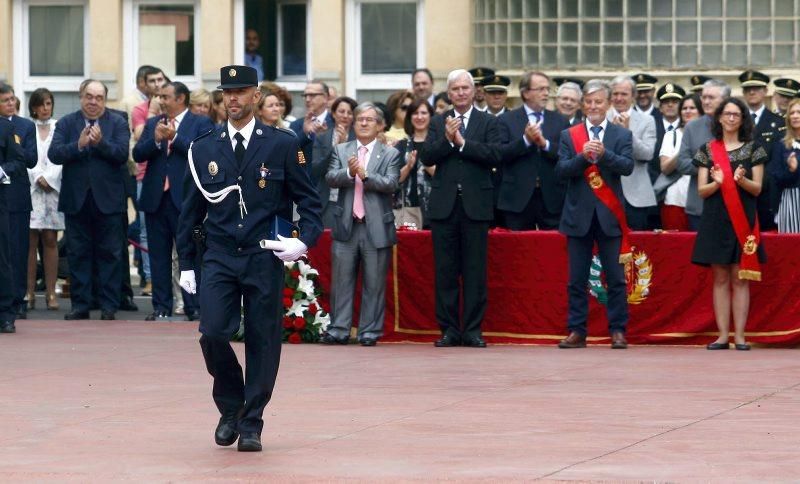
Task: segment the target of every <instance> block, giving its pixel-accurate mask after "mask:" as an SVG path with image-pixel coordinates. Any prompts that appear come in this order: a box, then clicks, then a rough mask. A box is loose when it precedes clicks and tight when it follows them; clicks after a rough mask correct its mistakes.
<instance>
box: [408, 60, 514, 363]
mask: <svg viewBox="0 0 800 484" xmlns="http://www.w3.org/2000/svg"><path fill="white" fill-rule="evenodd" d="M447 92H448V95H449V97H450V100H451V102H452V103H453V107H454V109H453V110H450V111H447V112H445V113H443V114H437V115H436V116H434V118H433V119H432V120H431V125H430V129H429V131H428V137H427V139H426V140H425V147H424V153H425V155H424V156H423V157H422V162H423V163H424V164H425V165H426V166H433V165H436V173H435V174H434V176H433V180H432V181H431V187H432V188H431V199H430V212H429V216H430V219H431V228H432V230H433V256H434V262H435V277H436V281H435V286H436V322H437V323H438V324H439V327H440V329H441V331H442V337H441V339H439V340H438V341H436V346H437V347H442V346H458V345H464V346H472V347H480V348H483V347H486V342H485V341H484V340H483V337H482V336H481V322H482V321H483V315H484V312H485V311H486V249H487V241H488V231H489V223H490V222H491V221H492V216H493V210H492V188H493V186H492V180H491V168H492V167H493V166H496V165H497V164H498V163H499V162H500V149H499V148H500V145H499V143H500V141H501V137H500V130H499V128H498V126H497V118H495V117H494V116H492V115H490V114H486V113H483V112H481V111H479V110H478V109H477V108H475V107H473V104H472V103H473V99H474V96H475V83H474V81H473V80H472V76H471V75H470V74H469V72H467V71H465V70H463V69H458V70H455V71H452V72H451V73H450V74H449V75H448V76H447ZM459 279H460V280H461V284H459ZM459 286H462V287H459ZM462 288H463V294H464V301H463V312H462V311H461V305H460V304H459V299H460V298H459V295H460V293H461V289H462ZM462 322H463V326H462Z"/></svg>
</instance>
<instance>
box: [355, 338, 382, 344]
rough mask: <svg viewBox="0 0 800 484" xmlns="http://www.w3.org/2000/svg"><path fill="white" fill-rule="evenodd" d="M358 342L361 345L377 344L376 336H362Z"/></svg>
mask: <svg viewBox="0 0 800 484" xmlns="http://www.w3.org/2000/svg"><path fill="white" fill-rule="evenodd" d="M359 343H360V344H361V346H375V345H376V344H378V340H377V339H376V338H362V339H361V340H360V341H359Z"/></svg>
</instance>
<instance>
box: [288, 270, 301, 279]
mask: <svg viewBox="0 0 800 484" xmlns="http://www.w3.org/2000/svg"><path fill="white" fill-rule="evenodd" d="M289 276H290V277H291V278H292V279H299V278H300V271H298V270H293V271H290V272H289Z"/></svg>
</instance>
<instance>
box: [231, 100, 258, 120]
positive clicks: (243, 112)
mask: <svg viewBox="0 0 800 484" xmlns="http://www.w3.org/2000/svg"><path fill="white" fill-rule="evenodd" d="M225 113H227V115H228V119H232V120H234V121H239V120H240V119H244V118H246V117H248V116H250V115H251V114H253V105H252V104H244V105H242V109H240V110H239V114H237V115H236V116H234V115H233V113H231V112H230V111H228V109H227V108H226V109H225Z"/></svg>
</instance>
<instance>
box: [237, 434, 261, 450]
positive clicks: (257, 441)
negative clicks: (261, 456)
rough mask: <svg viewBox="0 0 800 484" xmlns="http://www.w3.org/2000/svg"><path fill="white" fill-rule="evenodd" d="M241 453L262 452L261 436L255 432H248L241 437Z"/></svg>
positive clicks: (239, 447) (238, 448)
mask: <svg viewBox="0 0 800 484" xmlns="http://www.w3.org/2000/svg"><path fill="white" fill-rule="evenodd" d="M237 450H238V451H239V452H261V436H260V435H258V434H257V433H255V432H246V433H243V434H242V435H241V437H239V446H238V447H237Z"/></svg>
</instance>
